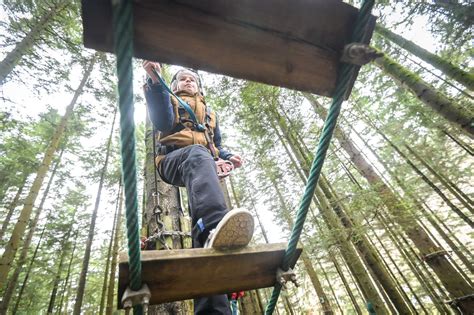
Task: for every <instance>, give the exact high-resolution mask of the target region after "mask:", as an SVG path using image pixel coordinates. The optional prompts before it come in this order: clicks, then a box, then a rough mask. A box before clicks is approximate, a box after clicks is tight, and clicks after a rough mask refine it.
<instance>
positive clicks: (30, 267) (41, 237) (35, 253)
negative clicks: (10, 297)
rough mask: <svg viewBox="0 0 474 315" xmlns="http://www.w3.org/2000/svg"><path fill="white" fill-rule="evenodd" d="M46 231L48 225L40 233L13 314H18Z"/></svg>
mask: <svg viewBox="0 0 474 315" xmlns="http://www.w3.org/2000/svg"><path fill="white" fill-rule="evenodd" d="M44 231H46V225H45V226H44V227H43V230H41V234H40V238H39V240H38V244H36V248H35V251H34V252H33V257H31V261H30V264H29V265H28V269H27V271H26V274H25V279H23V284H22V285H21V288H20V292H18V297H17V298H16V303H15V307H14V308H13V311H12V314H17V310H18V306H19V305H20V302H21V297H22V295H23V291H24V290H25V288H26V284H27V282H28V278H29V277H30V272H31V269H32V267H33V264H34V262H35V259H36V255H37V254H38V250H39V248H40V245H41V241H42V240H43V236H44Z"/></svg>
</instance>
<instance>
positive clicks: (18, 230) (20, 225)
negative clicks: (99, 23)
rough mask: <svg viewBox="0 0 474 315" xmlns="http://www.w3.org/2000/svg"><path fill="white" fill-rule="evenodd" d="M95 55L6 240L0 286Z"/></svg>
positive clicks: (89, 72)
mask: <svg viewBox="0 0 474 315" xmlns="http://www.w3.org/2000/svg"><path fill="white" fill-rule="evenodd" d="M96 56H97V55H95V56H94V57H93V58H92V59H91V60H90V62H89V64H88V65H87V67H86V68H85V72H84V76H83V78H82V80H81V83H80V84H79V87H78V88H77V89H76V91H75V93H74V96H73V98H72V100H71V102H70V103H69V105H68V107H67V108H66V113H65V114H64V116H63V117H62V119H61V122H60V123H59V125H58V126H57V128H56V131H55V133H54V136H53V138H52V139H51V143H50V144H49V146H48V149H47V150H46V152H45V155H44V158H43V161H42V163H41V166H40V167H39V169H38V172H37V173H36V178H35V180H34V181H33V185H32V186H31V189H30V192H29V194H28V196H27V197H26V199H25V203H24V206H23V209H22V210H21V213H20V217H19V218H18V222H17V223H16V224H15V228H14V229H13V232H12V236H11V238H10V241H9V242H8V244H7V246H6V248H5V252H4V253H3V255H2V258H1V259H0V287H3V286H4V285H5V281H6V278H7V276H8V272H9V270H10V268H11V264H12V262H13V259H14V258H15V254H16V251H17V250H18V248H19V246H20V242H21V239H22V235H23V234H24V232H25V229H26V224H27V221H28V219H29V217H30V216H31V211H32V209H33V204H34V202H35V200H36V197H37V196H38V192H39V190H40V188H41V185H42V183H43V180H44V177H45V175H46V172H47V171H48V169H49V167H50V164H51V161H52V159H53V157H54V154H55V152H56V150H57V148H58V145H59V142H60V140H61V138H62V136H63V133H64V130H65V128H66V125H67V123H68V120H69V118H70V117H71V115H72V113H73V110H74V106H75V105H76V102H77V99H78V98H79V96H80V95H81V94H82V91H83V89H84V86H85V84H86V82H87V80H88V79H89V76H90V74H91V72H92V69H93V67H94V64H95V60H96Z"/></svg>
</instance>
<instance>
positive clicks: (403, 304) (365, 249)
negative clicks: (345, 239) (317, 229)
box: [319, 176, 412, 314]
mask: <svg viewBox="0 0 474 315" xmlns="http://www.w3.org/2000/svg"><path fill="white" fill-rule="evenodd" d="M319 185H320V187H321V189H322V190H323V192H324V194H325V195H326V197H327V198H328V199H329V200H330V201H331V203H332V206H333V209H334V211H335V212H336V214H337V216H338V217H339V219H340V220H341V223H342V224H343V225H344V227H345V228H346V229H348V230H349V231H351V230H357V227H355V226H354V223H353V222H352V220H351V219H350V218H349V216H348V215H347V210H346V209H345V207H344V205H343V204H342V202H338V200H341V198H340V197H338V196H337V195H335V192H334V190H333V189H331V188H330V186H329V182H328V181H327V179H326V178H325V177H324V176H321V178H320V182H319ZM350 238H351V241H352V243H353V244H354V245H355V247H356V248H357V250H358V251H359V254H360V255H361V256H362V258H363V259H364V260H365V261H366V263H367V265H368V266H369V268H370V270H371V271H372V272H373V274H374V276H375V278H376V279H377V280H378V281H379V283H380V284H381V285H382V287H383V289H384V290H385V291H386V292H387V295H388V298H389V299H390V300H391V301H392V303H393V305H394V306H395V308H396V309H397V311H398V312H399V313H400V314H411V313H412V309H411V308H410V306H411V304H410V303H409V302H408V301H406V300H405V299H404V297H403V296H402V294H401V292H400V291H399V289H398V288H397V286H396V285H395V283H394V280H393V279H392V278H391V277H390V274H389V271H388V269H387V268H386V267H385V266H384V265H383V263H382V260H381V257H379V256H378V255H377V254H376V253H375V249H374V248H373V247H372V246H371V245H370V242H369V239H368V238H367V237H366V236H365V235H364V234H362V233H350Z"/></svg>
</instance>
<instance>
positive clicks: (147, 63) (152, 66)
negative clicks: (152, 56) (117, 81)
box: [142, 60, 161, 84]
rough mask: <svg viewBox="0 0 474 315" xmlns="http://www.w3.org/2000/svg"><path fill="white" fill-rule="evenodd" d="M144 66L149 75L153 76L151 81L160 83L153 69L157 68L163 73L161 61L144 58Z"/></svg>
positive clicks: (157, 70) (159, 72)
mask: <svg viewBox="0 0 474 315" xmlns="http://www.w3.org/2000/svg"><path fill="white" fill-rule="evenodd" d="M142 66H143V69H145V71H146V73H147V74H148V76H149V77H150V78H151V82H153V84H155V83H158V77H157V76H156V75H155V73H154V72H153V69H155V70H156V72H157V73H158V74H161V66H160V63H159V62H153V61H148V60H144V61H143V63H142Z"/></svg>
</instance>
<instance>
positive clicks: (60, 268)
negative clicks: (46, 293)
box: [46, 208, 77, 314]
mask: <svg viewBox="0 0 474 315" xmlns="http://www.w3.org/2000/svg"><path fill="white" fill-rule="evenodd" d="M76 212H77V208H76V210H75V211H74V214H73V215H72V221H71V224H70V226H69V228H68V230H67V232H66V234H65V235H64V237H63V239H62V241H61V257H60V258H59V264H58V269H57V271H56V275H55V277H54V282H53V290H52V291H51V297H50V298H49V305H48V310H47V312H46V313H47V314H53V311H54V303H55V301H56V294H57V293H58V287H59V282H60V281H61V273H62V271H63V263H64V259H65V258H66V255H67V247H68V242H69V236H70V235H71V232H72V227H73V224H74V217H75V215H76Z"/></svg>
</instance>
